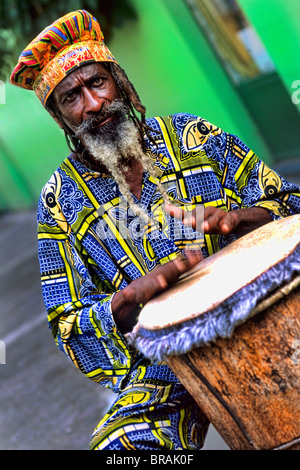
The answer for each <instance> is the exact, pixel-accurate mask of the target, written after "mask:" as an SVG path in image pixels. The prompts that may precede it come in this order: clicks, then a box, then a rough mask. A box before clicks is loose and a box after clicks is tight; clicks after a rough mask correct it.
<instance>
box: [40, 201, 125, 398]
mask: <svg viewBox="0 0 300 470" xmlns="http://www.w3.org/2000/svg"><path fill="white" fill-rule="evenodd" d="M40 204H42V203H40ZM43 209H44V208H41V207H40V208H39V217H38V257H39V264H40V274H41V284H42V291H43V298H44V303H45V306H46V309H47V313H48V323H49V328H50V331H51V333H52V335H53V337H54V339H55V342H56V344H57V346H58V348H59V349H60V350H61V351H63V352H64V353H65V354H66V355H67V356H68V357H69V358H70V360H71V361H72V362H73V363H74V364H75V366H76V367H77V368H78V369H79V370H80V371H82V372H83V373H84V374H85V375H86V376H87V377H89V378H91V379H92V380H94V381H95V382H98V383H101V384H102V385H104V386H106V387H107V388H110V389H112V390H113V391H116V392H117V391H119V389H120V387H121V382H122V380H123V379H124V377H125V376H126V375H127V373H128V372H129V370H130V369H131V365H132V364H131V363H132V360H133V359H132V357H133V356H132V351H129V349H128V345H127V343H126V341H125V338H124V337H123V335H122V334H121V333H120V332H119V331H118V329H117V327H116V324H115V322H114V319H113V316H112V311H111V299H112V295H113V292H112V290H111V287H110V285H109V283H107V282H105V280H104V281H103V280H101V279H100V277H99V276H98V275H97V274H96V271H95V266H94V265H93V261H92V260H91V259H90V258H89V256H88V254H87V253H86V252H85V251H84V249H83V248H81V250H80V251H81V252H80V253H79V249H78V248H77V247H75V244H74V243H72V241H71V237H70V236H67V235H66V233H64V232H63V230H61V228H60V227H59V226H58V225H57V224H56V222H55V221H53V219H52V220H51V217H49V215H47V216H46V220H45V218H43V216H41V214H43Z"/></svg>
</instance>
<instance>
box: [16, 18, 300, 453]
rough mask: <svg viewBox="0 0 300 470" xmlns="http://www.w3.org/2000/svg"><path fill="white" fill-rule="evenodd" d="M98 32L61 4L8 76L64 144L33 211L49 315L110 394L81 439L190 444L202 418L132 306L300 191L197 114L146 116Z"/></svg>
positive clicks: (95, 443)
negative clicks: (155, 351)
mask: <svg viewBox="0 0 300 470" xmlns="http://www.w3.org/2000/svg"><path fill="white" fill-rule="evenodd" d="M103 40H104V38H103V35H102V33H101V30H100V26H99V24H98V23H97V21H96V20H95V19H94V18H92V16H91V15H90V14H89V13H87V12H86V11H76V12H72V13H70V14H68V15H66V16H65V17H63V18H60V19H59V20H57V21H56V22H55V23H53V24H52V25H51V26H49V27H48V28H46V29H45V30H44V31H43V32H42V33H41V34H40V35H39V36H38V37H37V38H36V39H35V40H34V41H33V42H32V43H31V44H29V46H28V47H27V48H26V49H25V51H24V52H23V53H22V54H21V56H20V58H19V62H18V64H17V66H16V68H15V70H14V72H13V74H12V78H11V81H12V83H14V84H16V85H19V86H22V87H24V88H28V89H34V90H35V92H36V94H37V96H38V97H39V99H40V100H41V102H42V104H43V105H44V106H45V108H46V109H47V110H48V111H49V112H50V113H51V115H52V116H53V118H54V119H55V121H56V122H57V123H58V125H59V126H60V127H61V128H62V129H63V130H64V132H65V135H66V137H67V141H68V143H69V146H70V148H71V152H72V153H71V155H70V156H69V157H68V158H66V159H65V160H64V161H63V163H62V164H61V165H60V167H59V168H58V169H57V171H56V172H55V173H54V174H53V176H52V177H51V179H50V180H49V182H48V183H47V184H46V185H45V187H44V188H43V190H42V193H41V199H40V204H39V211H38V222H39V229H38V230H39V260H40V268H41V280H42V287H43V295H44V300H45V304H46V307H47V310H48V321H49V325H50V329H51V332H52V334H53V336H54V338H55V341H56V343H57V345H58V347H59V349H61V350H62V351H63V352H64V353H65V354H67V356H68V357H69V358H70V359H71V360H72V361H73V362H74V364H75V365H76V367H78V368H79V369H80V370H81V371H82V372H83V373H84V374H85V375H86V376H87V377H89V378H91V379H93V380H94V381H95V382H97V383H100V384H102V385H104V386H107V387H109V388H111V389H112V390H113V391H115V392H116V393H117V397H116V401H115V403H114V404H113V405H112V407H111V409H110V410H109V411H108V412H107V414H106V416H105V417H104V418H103V419H102V420H101V422H100V423H99V425H98V426H97V428H96V429H95V431H94V433H93V436H92V439H91V444H90V447H91V448H92V449H115V450H118V449H152V450H155V449H157V450H158V449H199V448H201V446H202V445H203V442H204V438H205V434H206V431H207V427H208V422H207V419H206V417H205V416H204V415H203V413H202V412H201V410H199V409H198V407H197V406H196V404H195V402H194V400H193V399H192V397H191V396H190V395H189V394H188V393H187V392H186V390H185V389H184V387H183V386H182V385H181V384H180V383H179V381H178V379H177V378H176V377H175V376H174V374H173V373H172V372H171V371H170V369H169V368H168V367H167V366H166V364H164V363H158V364H151V363H150V362H149V361H148V360H147V359H146V358H145V357H143V356H142V355H141V354H140V353H139V352H138V351H136V350H135V349H134V348H133V347H132V346H130V345H129V344H128V343H127V340H126V333H127V332H129V331H131V329H132V328H133V326H134V325H135V323H136V321H137V316H138V313H139V311H140V308H141V306H142V305H143V304H145V303H146V302H147V301H148V300H150V299H151V298H153V297H154V295H156V294H157V293H158V292H160V291H162V290H164V289H166V288H168V286H170V285H172V284H174V283H175V282H176V280H177V279H178V277H179V276H180V275H181V274H183V273H185V272H186V271H188V270H189V269H191V268H192V267H194V266H195V264H197V263H198V262H199V261H200V260H201V258H202V257H203V256H204V257H206V256H209V255H210V254H212V253H214V252H216V251H218V250H219V249H221V248H222V247H224V246H225V245H227V244H228V243H230V242H231V241H233V240H234V239H236V238H237V237H238V236H240V235H241V234H243V233H245V232H247V231H250V230H253V229H254V228H256V227H259V226H261V225H263V224H265V223H268V222H269V221H271V220H273V219H276V218H280V217H284V216H287V215H291V214H294V213H296V212H299V209H300V192H299V188H298V187H297V186H295V185H293V184H290V183H288V182H286V181H285V180H284V179H282V178H281V177H280V176H279V175H277V174H276V173H275V172H273V171H272V170H270V169H269V168H267V167H266V165H264V163H263V162H261V161H260V160H259V158H258V157H257V156H256V155H255V154H254V153H253V152H251V151H250V150H249V149H248V148H247V147H246V145H245V144H244V143H243V142H241V141H240V140H239V139H238V138H237V137H235V136H232V135H230V134H227V133H225V132H223V131H222V130H221V129H219V128H218V127H216V126H214V125H212V124H210V123H208V122H207V121H205V120H204V119H201V118H199V117H197V116H191V115H188V114H178V115H173V116H168V117H160V118H151V119H147V120H146V119H145V108H144V106H143V105H142V103H141V101H140V99H139V97H138V95H137V93H136V90H135V89H134V87H133V85H132V84H131V82H130V81H129V80H128V78H127V76H126V74H125V72H124V71H123V70H122V69H121V68H120V66H119V65H118V64H117V62H116V60H115V58H114V57H113V56H112V54H111V52H110V51H109V50H108V49H107V47H106V46H105V44H104V42H103ZM137 113H139V114H140V115H141V118H138V116H137ZM198 206H202V207H204V216H203V217H204V222H203V224H202V226H201V229H202V230H204V235H203V233H201V230H198V228H199V225H198V224H197V220H196V218H195V214H196V212H195V211H196V208H197V207H198ZM170 214H171V217H170ZM173 215H174V216H175V217H176V218H174V217H172V216H173ZM181 215H183V223H182V222H181V220H180V217H181ZM186 221H187V223H188V226H185V225H183V224H185V223H186ZM190 248H192V249H190ZM199 295H205V293H200V294H199Z"/></svg>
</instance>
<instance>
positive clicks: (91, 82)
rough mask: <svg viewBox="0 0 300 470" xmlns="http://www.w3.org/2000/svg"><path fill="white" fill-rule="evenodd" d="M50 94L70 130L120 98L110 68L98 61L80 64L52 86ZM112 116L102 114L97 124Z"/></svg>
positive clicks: (97, 114)
mask: <svg viewBox="0 0 300 470" xmlns="http://www.w3.org/2000/svg"><path fill="white" fill-rule="evenodd" d="M53 96H54V100H55V103H56V106H57V107H58V110H59V111H60V113H61V115H62V117H63V119H64V121H65V123H66V124H67V126H69V128H70V129H72V130H75V129H76V128H77V127H78V126H80V125H81V124H82V123H83V122H84V121H86V120H88V119H90V118H92V117H100V116H101V112H103V111H104V110H105V108H106V107H109V105H111V104H112V103H113V102H114V101H115V100H116V99H119V98H120V95H119V91H118V88H117V86H116V84H115V82H114V80H113V78H112V76H111V74H110V72H109V71H108V70H107V69H106V68H105V67H104V66H103V64H101V63H94V64H90V65H85V66H82V67H79V68H78V69H77V70H75V71H74V72H72V74H70V75H69V76H68V77H66V78H65V79H64V80H63V81H62V82H61V83H60V84H59V85H58V86H57V87H56V88H55V90H54V92H53ZM113 119H114V116H113V115H110V114H108V115H106V116H105V115H104V117H103V118H101V117H100V119H99V121H98V122H97V127H98V128H99V129H100V128H101V127H102V126H104V125H105V124H106V123H109V122H111V121H112V120H113Z"/></svg>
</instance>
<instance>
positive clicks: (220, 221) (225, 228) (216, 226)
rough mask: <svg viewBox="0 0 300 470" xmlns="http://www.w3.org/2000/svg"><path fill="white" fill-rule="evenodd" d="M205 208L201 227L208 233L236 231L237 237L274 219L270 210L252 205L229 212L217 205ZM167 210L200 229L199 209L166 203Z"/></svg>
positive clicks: (187, 223) (226, 233)
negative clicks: (187, 210) (182, 207)
mask: <svg viewBox="0 0 300 470" xmlns="http://www.w3.org/2000/svg"><path fill="white" fill-rule="evenodd" d="M203 210H204V212H203V213H202V216H201V217H202V218H203V222H202V224H201V225H200V227H201V230H202V232H204V233H207V234H213V233H218V234H220V235H229V234H231V233H235V234H236V235H237V237H241V236H243V235H245V234H246V233H248V232H251V231H252V230H255V229H256V228H258V227H261V226H262V225H264V224H267V223H268V222H271V220H272V218H271V215H270V214H269V212H268V211H267V210H266V209H263V208H262V207H250V208H247V209H237V210H234V211H229V212H227V211H225V210H223V209H219V208H217V207H213V206H208V207H204V208H203ZM165 211H166V212H167V213H169V214H170V215H171V216H172V217H175V218H176V219H179V220H181V221H182V223H183V224H184V225H188V226H190V227H192V228H193V229H194V230H196V229H198V227H199V221H198V220H197V209H194V210H193V211H191V212H186V211H184V210H183V209H181V208H180V207H178V206H173V205H171V204H166V205H165Z"/></svg>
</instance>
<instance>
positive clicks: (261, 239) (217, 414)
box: [129, 215, 300, 450]
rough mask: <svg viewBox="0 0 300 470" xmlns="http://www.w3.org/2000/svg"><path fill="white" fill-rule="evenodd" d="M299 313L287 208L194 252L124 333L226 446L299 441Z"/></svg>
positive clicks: (298, 227)
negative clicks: (175, 382)
mask: <svg viewBox="0 0 300 470" xmlns="http://www.w3.org/2000/svg"><path fill="white" fill-rule="evenodd" d="M221 252H222V253H221ZM230 269H232V271H231V274H230ZM237 269H238V271H237ZM249 273H250V274H249ZM248 274H249V276H248ZM248 277H249V278H248ZM224 279H225V281H224V282H223V283H222V280H224ZM226 279H227V285H225V282H226ZM262 284H264V285H263V286H262ZM218 286H220V289H218ZM185 299H187V301H186V302H185ZM253 299H254V300H253ZM250 304H251V307H249V305H250ZM299 312H300V215H295V216H291V217H288V218H286V219H281V220H278V221H275V222H271V223H269V224H267V225H266V226H264V227H261V228H260V229H257V230H255V231H253V232H251V233H250V234H248V235H245V236H244V237H242V239H239V240H237V241H236V242H233V243H232V244H231V246H228V247H226V248H225V249H223V250H221V251H220V252H219V253H216V254H215V255H212V256H211V257H209V258H207V259H206V260H204V261H202V262H201V263H200V264H199V267H198V268H197V269H195V270H194V271H193V272H192V273H191V274H190V275H187V276H183V278H182V279H181V280H179V282H178V283H177V285H176V284H175V286H173V287H172V288H170V289H169V290H168V291H165V292H163V293H162V294H161V295H159V296H158V297H156V298H155V299H153V300H152V301H150V302H149V303H148V304H147V305H146V306H145V307H144V309H143V310H142V311H141V314H140V318H139V322H138V325H137V326H136V328H135V329H134V330H133V332H132V334H131V335H130V337H129V339H130V341H131V342H132V343H133V344H135V346H136V347H137V349H139V350H140V351H141V352H142V353H143V354H144V355H145V356H146V357H148V358H149V359H150V360H152V361H165V362H166V363H167V364H168V365H169V366H170V368H171V369H172V370H173V371H174V373H175V374H176V376H177V377H178V379H179V380H180V381H181V383H182V384H183V385H184V386H185V388H186V389H187V390H188V391H189V393H190V394H191V395H192V396H193V397H194V399H195V401H196V402H197V404H198V405H199V407H200V408H201V409H202V411H203V412H204V413H205V415H206V416H207V418H208V419H209V420H210V421H211V423H212V424H213V425H214V427H215V428H216V429H217V431H218V432H219V433H220V435H221V436H222V437H223V439H224V440H225V442H226V443H227V444H228V446H229V447H230V448H231V449H233V450H271V449H300V394H299V391H300V351H298V352H297V351H295V344H296V345H298V349H300V315H299ZM207 325H209V328H207ZM296 347H297V346H296ZM298 353H299V354H298ZM297 358H299V359H298V360H297Z"/></svg>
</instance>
